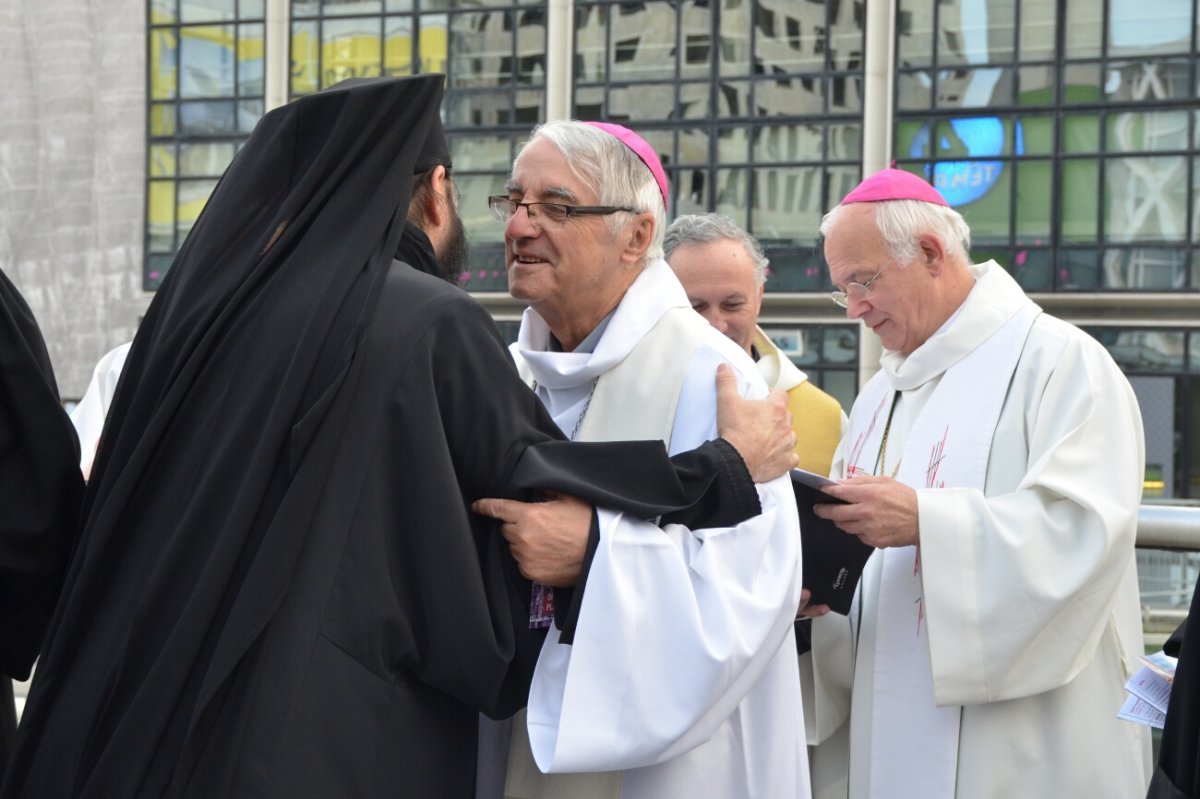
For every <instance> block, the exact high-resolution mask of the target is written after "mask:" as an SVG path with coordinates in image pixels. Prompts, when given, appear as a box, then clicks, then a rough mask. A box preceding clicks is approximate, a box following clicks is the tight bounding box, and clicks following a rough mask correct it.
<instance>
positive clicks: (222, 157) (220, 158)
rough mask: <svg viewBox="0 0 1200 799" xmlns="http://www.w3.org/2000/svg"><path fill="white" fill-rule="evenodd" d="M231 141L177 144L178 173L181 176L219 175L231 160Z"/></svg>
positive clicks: (232, 149)
mask: <svg viewBox="0 0 1200 799" xmlns="http://www.w3.org/2000/svg"><path fill="white" fill-rule="evenodd" d="M233 153H234V144H233V142H206V143H202V144H180V145H179V174H180V175H181V176H183V177H220V175H221V173H223V172H224V171H225V168H226V167H227V166H229V162H230V161H232V160H233Z"/></svg>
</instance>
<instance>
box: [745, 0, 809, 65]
mask: <svg viewBox="0 0 1200 799" xmlns="http://www.w3.org/2000/svg"><path fill="white" fill-rule="evenodd" d="M825 8H826V4H825V3H795V4H793V5H791V7H790V8H787V9H786V10H784V9H783V8H782V7H781V8H780V9H779V10H778V11H772V10H771V9H770V8H769V7H768V6H767V5H766V4H764V3H758V4H757V9H758V36H757V38H756V39H755V42H754V56H755V61H756V63H757V64H761V67H762V69H763V70H765V71H766V72H768V73H787V72H813V71H819V70H821V69H823V68H824V67H825V54H826V51H827V50H828V49H829V42H828V41H827V39H826V30H825V28H826V24H825ZM723 22H724V17H722V23H723ZM756 68H757V67H756Z"/></svg>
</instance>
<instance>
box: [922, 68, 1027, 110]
mask: <svg viewBox="0 0 1200 799" xmlns="http://www.w3.org/2000/svg"><path fill="white" fill-rule="evenodd" d="M1012 92H1013V71H1012V70H1011V69H956V70H953V71H951V70H943V71H941V72H939V73H938V89H937V105H938V108H987V107H988V106H995V105H1011V104H1012V101H1013V97H1012Z"/></svg>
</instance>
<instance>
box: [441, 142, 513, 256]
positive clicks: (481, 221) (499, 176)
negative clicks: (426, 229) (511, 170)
mask: <svg viewBox="0 0 1200 799" xmlns="http://www.w3.org/2000/svg"><path fill="white" fill-rule="evenodd" d="M451 152H452V153H453V154H454V165H455V167H456V171H455V175H454V182H455V183H456V184H457V185H458V190H459V192H460V196H461V198H462V199H461V200H460V201H459V204H458V213H459V216H461V217H462V222H463V229H464V230H465V231H466V233H467V240H468V241H469V242H471V244H472V245H473V246H475V245H486V244H503V243H504V225H502V224H500V223H499V222H497V221H496V220H494V219H492V215H491V212H490V211H488V207H487V203H486V202H484V199H483V198H485V197H488V196H491V195H493V194H504V181H505V180H506V179H507V171H508V170H507V166H508V165H505V170H504V172H503V173H494V174H487V175H464V174H461V173H460V172H458V171H457V167H458V164H459V160H460V158H459V153H460V148H459V147H458V145H457V144H455V145H453V146H452V148H451ZM500 260H501V263H502V264H503V260H504V259H503V258H501V259H500ZM471 262H472V263H474V262H475V259H474V258H472V259H471Z"/></svg>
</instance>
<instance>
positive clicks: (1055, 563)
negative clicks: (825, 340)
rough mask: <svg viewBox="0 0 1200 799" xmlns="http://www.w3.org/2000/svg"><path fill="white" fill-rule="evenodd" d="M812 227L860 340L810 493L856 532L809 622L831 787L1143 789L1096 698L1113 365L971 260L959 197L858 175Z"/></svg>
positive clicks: (988, 798) (995, 272)
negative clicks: (833, 585)
mask: <svg viewBox="0 0 1200 799" xmlns="http://www.w3.org/2000/svg"><path fill="white" fill-rule="evenodd" d="M821 233H822V235H823V236H824V242H825V244H824V247H825V257H826V260H827V262H828V264H829V272H830V278H831V280H832V282H833V284H834V286H835V287H837V291H836V292H834V299H835V301H836V302H838V304H840V305H843V306H844V307H846V309H847V316H848V317H849V318H850V319H857V320H861V321H862V322H863V324H864V325H865V326H866V327H867V328H868V329H870V330H871V331H872V332H873V333H874V334H875V335H877V336H879V338H880V341H881V343H882V345H883V350H884V351H883V355H882V358H881V362H880V366H881V371H880V372H879V373H878V374H877V375H876V376H875V377H874V378H872V380H871V381H870V382H868V384H867V385H866V386H864V387H863V389H862V391H861V393H860V394H859V396H858V398H857V400H856V401H855V404H854V407H853V409H852V411H851V414H850V425H849V431H848V433H847V435H846V437H845V438H844V439H843V443H842V446H841V448H840V450H839V452H838V456H837V458H836V460H835V463H834V472H835V474H836V475H837V476H838V477H840V478H842V484H841V485H840V486H838V487H837V488H835V489H830V493H833V494H835V495H836V496H838V497H839V498H841V499H843V500H846V501H848V502H849V504H847V505H818V506H817V509H818V512H819V513H821V514H822V515H824V516H826V517H828V518H831V519H833V520H834V521H836V522H837V524H838V525H839V526H840V527H841V528H842V529H843V530H845V531H846V532H848V533H851V534H855V535H858V536H859V537H860V538H861V539H862V540H864V541H866V542H867V543H869V544H871V545H873V546H876V547H878V548H879V549H878V551H877V552H876V553H875V554H874V555H873V556H872V558H871V560H870V562H869V563H868V565H867V569H866V571H865V572H864V575H863V578H862V582H861V583H860V586H859V593H858V597H857V601H856V606H855V607H854V608H853V609H852V611H851V614H850V616H849V618H846V617H841V616H834V615H829V616H825V617H823V618H819V619H815V620H814V621H813V654H814V662H815V663H816V672H817V674H816V680H817V686H818V687H817V690H818V691H824V692H835V693H840V695H841V696H842V697H843V698H842V699H841V700H839V701H840V702H841V703H842V705H843V706H845V705H847V704H848V706H849V726H848V728H845V727H843V732H846V731H848V735H849V763H848V769H846V771H845V772H844V773H846V774H848V781H849V794H850V796H851V797H854V799H862V798H863V797H887V799H906V798H907V797H914V798H916V797H919V798H920V799H943V798H944V799H950V797H957V799H1003V798H1007V797H1014V796H1039V797H1059V796H1113V797H1117V796H1141V795H1143V794H1144V793H1145V789H1146V783H1147V781H1148V779H1149V755H1150V745H1149V737H1148V735H1147V734H1146V728H1144V727H1142V726H1140V725H1136V724H1132V723H1129V722H1125V721H1120V720H1118V719H1117V718H1116V711H1117V709H1118V708H1119V707H1120V705H1121V703H1122V701H1123V690H1122V687H1123V683H1124V681H1125V679H1126V677H1127V676H1128V675H1129V674H1130V672H1131V670H1132V669H1134V668H1136V664H1137V659H1138V657H1139V655H1141V654H1142V628H1141V615H1140V606H1139V601H1138V585H1137V573H1136V567H1135V558H1134V538H1135V532H1136V525H1137V511H1138V505H1139V502H1140V498H1141V487H1142V479H1143V461H1144V450H1143V436H1142V423H1141V416H1140V413H1139V410H1138V406H1137V402H1136V400H1135V397H1134V394H1133V391H1132V389H1131V388H1130V385H1129V383H1128V381H1127V380H1126V379H1125V377H1124V376H1123V375H1122V374H1121V371H1120V370H1119V369H1118V368H1117V366H1116V365H1115V363H1114V362H1113V361H1112V359H1111V358H1110V357H1109V355H1108V354H1107V352H1106V351H1105V349H1104V348H1103V347H1102V346H1101V345H1100V344H1099V343H1097V342H1096V341H1095V340H1093V339H1092V338H1091V337H1089V336H1088V335H1086V334H1085V333H1083V332H1082V331H1080V330H1079V329H1078V328H1076V327H1074V326H1072V325H1070V324H1067V323H1065V322H1063V321H1060V320H1058V319H1055V318H1054V317H1051V316H1049V315H1048V314H1045V313H1043V312H1042V311H1041V309H1040V308H1039V307H1038V306H1037V305H1035V304H1034V303H1033V302H1031V301H1030V300H1029V299H1028V298H1027V297H1025V295H1024V294H1023V293H1022V291H1021V289H1020V288H1019V287H1018V285H1017V284H1016V282H1015V281H1014V280H1013V279H1012V278H1011V277H1010V276H1009V274H1008V273H1007V272H1006V271H1005V270H1004V269H1003V268H1002V267H1001V266H1000V265H999V264H997V263H995V262H991V261H989V262H987V263H983V264H978V265H972V263H971V262H970V260H969V257H968V251H969V247H970V230H969V229H968V227H967V225H966V223H965V221H964V220H963V218H962V216H960V215H959V214H958V213H957V212H956V211H954V210H953V209H951V208H950V207H949V206H948V204H947V203H946V201H945V200H944V199H943V198H942V197H941V195H939V194H938V193H937V192H936V191H935V190H934V189H933V188H932V187H931V186H930V185H929V184H928V183H926V182H925V181H923V180H921V179H920V178H918V177H916V176H914V175H911V174H909V173H906V172H902V171H899V170H895V169H889V170H884V171H883V172H881V173H878V174H876V175H873V176H871V177H870V178H868V179H866V180H865V181H864V182H863V183H862V184H860V186H859V187H857V188H856V189H855V190H854V191H852V192H851V193H850V194H849V195H847V196H846V198H845V199H844V200H843V201H842V202H841V203H840V204H839V205H838V206H837V207H836V208H834V209H833V210H832V211H831V212H830V213H829V214H828V215H827V216H826V217H825V218H824V220H823V221H822V224H821ZM839 638H840V639H841V643H842V644H844V646H840V647H839V646H838V645H837V643H838V640H839ZM851 688H852V692H851V693H849V699H848V703H847V700H846V699H845V697H846V692H849V691H850V690H851ZM834 704H837V703H836V702H835V703H834ZM829 726H830V727H832V726H834V725H833V724H830V725H829ZM827 731H828V730H826V732H827ZM817 757H820V749H818V755H817ZM830 795H832V794H830ZM841 795H842V796H844V795H845V793H844V792H843V793H842V794H841Z"/></svg>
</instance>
